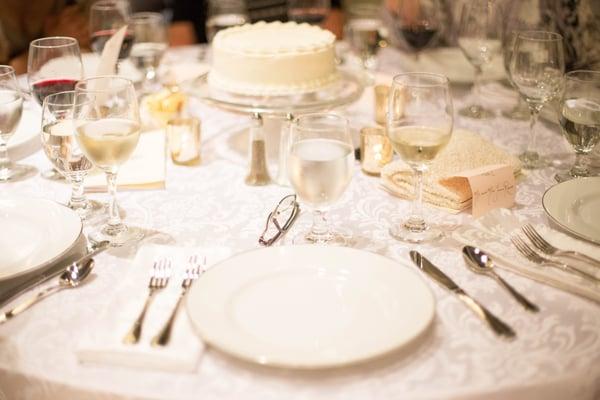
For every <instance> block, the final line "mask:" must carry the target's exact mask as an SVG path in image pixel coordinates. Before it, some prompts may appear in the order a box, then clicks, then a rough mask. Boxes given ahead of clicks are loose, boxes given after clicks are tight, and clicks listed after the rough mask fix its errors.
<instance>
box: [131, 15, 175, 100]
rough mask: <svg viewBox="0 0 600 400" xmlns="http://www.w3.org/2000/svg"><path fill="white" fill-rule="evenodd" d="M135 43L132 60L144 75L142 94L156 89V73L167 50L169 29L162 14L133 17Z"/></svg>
mask: <svg viewBox="0 0 600 400" xmlns="http://www.w3.org/2000/svg"><path fill="white" fill-rule="evenodd" d="M131 25H132V26H133V33H134V37H135V41H134V43H133V47H132V48H131V54H130V57H131V60H132V61H133V63H134V65H135V66H136V67H137V68H138V69H140V70H141V71H142V72H143V73H144V81H143V82H142V92H149V91H151V90H152V89H153V88H155V87H156V83H157V82H156V81H157V74H156V71H157V69H158V66H159V65H160V61H161V59H162V57H163V55H164V54H165V51H166V50H167V28H166V25H165V20H164V18H163V16H162V14H160V13H155V12H141V13H136V14H133V15H132V16H131Z"/></svg>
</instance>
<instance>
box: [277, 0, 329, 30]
mask: <svg viewBox="0 0 600 400" xmlns="http://www.w3.org/2000/svg"><path fill="white" fill-rule="evenodd" d="M287 7H288V12H287V15H288V19H289V20H290V21H294V22H297V23H299V24H302V23H307V24H311V25H319V24H321V23H322V22H323V21H325V18H327V15H328V14H329V10H330V9H331V0H288V2H287Z"/></svg>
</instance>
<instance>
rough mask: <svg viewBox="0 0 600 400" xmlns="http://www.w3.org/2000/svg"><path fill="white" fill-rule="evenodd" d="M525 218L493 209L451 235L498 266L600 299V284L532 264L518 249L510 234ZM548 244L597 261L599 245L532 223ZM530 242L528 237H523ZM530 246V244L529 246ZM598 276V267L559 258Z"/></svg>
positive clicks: (516, 229) (519, 231)
mask: <svg viewBox="0 0 600 400" xmlns="http://www.w3.org/2000/svg"><path fill="white" fill-rule="evenodd" d="M527 222H528V221H527V220H526V219H525V217H522V216H518V215H516V214H514V213H513V212H512V211H511V210H508V209H496V210H492V211H490V212H489V213H487V214H485V215H484V216H482V217H481V218H479V219H477V220H476V221H474V222H473V223H472V224H470V225H467V226H461V227H459V228H458V229H456V230H455V231H454V232H453V234H452V237H453V238H454V239H456V240H458V241H459V242H461V243H463V244H468V245H471V246H476V247H480V248H481V249H483V250H484V251H485V252H487V253H488V254H489V255H490V256H492V258H493V259H494V261H495V264H496V265H497V266H498V267H499V268H503V269H507V270H509V271H512V272H515V273H517V274H520V275H523V276H526V277H528V278H531V279H534V280H536V281H539V282H542V283H545V284H547V285H550V286H554V287H556V288H558V289H561V290H564V291H567V292H570V293H573V294H576V295H579V296H582V297H586V298H588V299H591V300H594V301H597V302H600V283H594V282H592V281H590V280H586V279H585V278H582V277H580V276H578V275H574V274H572V273H569V272H564V271H562V270H560V269H558V268H555V267H550V266H540V265H538V264H535V263H533V262H531V261H529V260H527V259H526V258H525V257H523V256H521V254H520V253H519V252H518V251H517V249H516V248H515V247H514V246H513V245H512V243H511V242H510V235H511V234H513V233H519V234H520V235H521V236H522V237H523V238H524V239H526V238H525V236H524V235H523V234H522V233H521V226H523V225H524V224H525V223H527ZM533 226H534V227H535V229H536V230H537V231H538V232H539V233H540V235H541V236H542V237H544V239H546V240H547V241H548V242H549V243H550V244H552V245H554V246H556V247H558V248H561V249H566V250H575V251H578V252H581V253H584V254H586V255H588V256H590V257H593V258H595V259H598V260H600V247H598V246H594V245H593V244H591V243H587V242H584V241H581V240H577V239H575V238H573V237H571V236H569V235H566V234H564V233H561V232H558V231H556V230H553V229H551V228H549V227H547V226H545V225H542V224H533ZM526 242H528V243H529V240H528V239H526ZM531 246H532V247H533V245H531ZM561 260H563V261H565V260H566V261H567V262H568V263H570V264H573V265H575V264H576V265H577V267H578V268H580V269H582V270H584V271H585V272H588V273H590V274H592V275H595V276H596V277H598V278H600V268H597V267H593V266H588V265H587V264H585V263H580V262H576V261H571V260H570V259H561Z"/></svg>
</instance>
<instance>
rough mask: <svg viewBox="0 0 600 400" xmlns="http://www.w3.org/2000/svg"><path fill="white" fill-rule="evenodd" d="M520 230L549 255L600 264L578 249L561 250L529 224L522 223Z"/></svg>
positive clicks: (595, 264)
mask: <svg viewBox="0 0 600 400" xmlns="http://www.w3.org/2000/svg"><path fill="white" fill-rule="evenodd" d="M521 230H522V231H523V233H524V234H525V236H527V238H528V239H529V240H531V243H532V244H533V245H534V246H535V247H536V248H537V249H538V250H540V251H542V252H543V253H546V254H548V255H551V256H558V257H570V258H574V259H579V260H582V261H586V262H589V263H591V264H592V265H594V266H597V267H598V266H600V261H598V260H596V259H595V258H592V257H590V256H587V255H585V254H582V253H579V252H578V251H573V250H563V249H559V248H558V247H555V246H553V245H551V244H550V243H548V241H547V240H546V239H544V238H543V237H542V235H540V234H539V232H538V231H537V230H536V229H535V228H534V227H533V225H531V224H525V225H523V226H522V227H521Z"/></svg>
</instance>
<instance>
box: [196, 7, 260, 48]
mask: <svg viewBox="0 0 600 400" xmlns="http://www.w3.org/2000/svg"><path fill="white" fill-rule="evenodd" d="M248 22H250V17H248V10H247V9H246V3H245V2H244V1H243V0H209V2H208V15H207V18H206V39H207V40H208V43H211V42H212V40H213V38H214V37H215V35H216V34H217V32H219V31H220V30H223V29H226V28H231V27H232V26H238V25H244V24H245V23H248Z"/></svg>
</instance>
